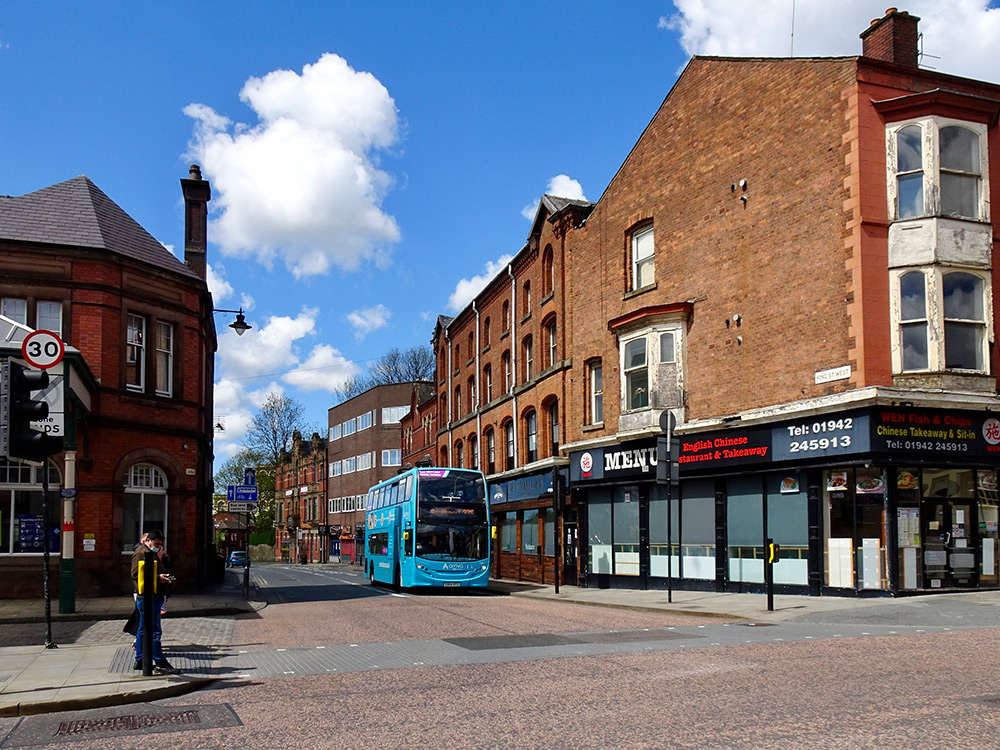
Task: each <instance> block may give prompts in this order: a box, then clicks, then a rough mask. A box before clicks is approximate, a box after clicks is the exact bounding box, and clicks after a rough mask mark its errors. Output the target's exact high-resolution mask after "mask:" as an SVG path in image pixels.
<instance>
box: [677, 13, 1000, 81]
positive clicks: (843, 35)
mask: <svg viewBox="0 0 1000 750" xmlns="http://www.w3.org/2000/svg"><path fill="white" fill-rule="evenodd" d="M674 5H675V7H676V8H677V13H675V14H674V15H672V16H670V17H666V16H664V17H662V18H660V23H659V26H660V28H664V29H669V30H672V31H677V32H679V33H680V43H681V46H682V47H683V48H684V51H685V52H687V53H688V54H691V55H695V54H698V55H733V56H758V57H787V56H788V55H789V53H794V54H795V56H797V57H807V56H809V57H823V56H841V55H860V54H861V40H860V39H859V38H858V35H859V34H860V33H861V32H862V31H864V30H865V29H866V28H867V27H868V24H869V23H870V22H871V21H872V20H873V19H876V18H881V17H882V16H883V15H885V9H886V8H887V7H889V5H890V4H889V3H885V2H884V1H883V0H839V2H837V3H836V4H831V3H829V2H827V1H826V0H797V2H796V3H795V10H794V12H795V28H794V45H793V35H792V0H757V2H753V3H743V4H739V5H738V4H735V3H732V2H730V1H729V0H674ZM988 5H989V3H988V1H987V0H951V1H950V2H947V3H944V2H940V0H911V1H910V2H909V3H907V4H904V5H899V4H897V7H899V8H900V10H906V11H909V12H910V13H911V14H912V15H915V16H918V17H919V18H920V31H921V33H922V34H923V40H922V48H923V51H924V52H925V53H927V55H928V56H927V57H925V58H924V59H923V60H922V64H926V65H927V66H929V67H932V68H934V69H936V70H939V71H941V72H945V73H951V74H954V75H961V76H967V77H970V78H980V79H984V80H988V81H1000V57H998V56H997V55H996V54H995V46H996V40H997V39H998V38H1000V8H989V7H988ZM930 55H935V56H936V57H937V58H940V59H935V58H931V57H930Z"/></svg>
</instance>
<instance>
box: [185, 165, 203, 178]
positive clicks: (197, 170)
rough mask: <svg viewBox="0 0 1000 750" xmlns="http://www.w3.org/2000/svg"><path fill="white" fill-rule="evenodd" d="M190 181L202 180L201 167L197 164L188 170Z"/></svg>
mask: <svg viewBox="0 0 1000 750" xmlns="http://www.w3.org/2000/svg"><path fill="white" fill-rule="evenodd" d="M188 179H191V180H200V179H201V167H199V166H198V165H197V164H192V165H191V166H190V167H189V169H188Z"/></svg>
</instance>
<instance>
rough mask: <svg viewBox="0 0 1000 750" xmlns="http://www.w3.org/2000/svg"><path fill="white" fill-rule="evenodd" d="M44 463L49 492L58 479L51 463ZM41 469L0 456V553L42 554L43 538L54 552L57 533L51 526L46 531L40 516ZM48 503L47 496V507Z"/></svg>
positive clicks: (60, 481) (57, 548) (57, 545)
mask: <svg viewBox="0 0 1000 750" xmlns="http://www.w3.org/2000/svg"><path fill="white" fill-rule="evenodd" d="M45 466H46V467H47V469H48V472H49V476H48V480H49V491H50V492H52V490H53V489H56V490H57V489H58V488H59V487H60V486H61V484H62V479H61V478H60V476H59V472H58V470H57V469H56V467H55V464H53V463H51V462H48V461H47V462H46V464H45ZM42 471H43V469H42V466H41V465H38V466H36V465H33V464H28V463H23V462H21V461H16V460H13V459H10V460H8V459H5V458H0V555H9V554H25V553H36V552H37V553H42V552H44V551H45V539H46V537H48V543H49V552H54V553H56V554H58V552H59V535H58V533H57V532H56V529H55V527H54V526H53V527H50V528H49V529H48V530H46V528H45V523H44V516H43V515H42ZM52 502H53V501H52V499H51V497H50V499H49V506H50V509H51V506H52ZM50 516H51V512H50Z"/></svg>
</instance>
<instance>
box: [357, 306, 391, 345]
mask: <svg viewBox="0 0 1000 750" xmlns="http://www.w3.org/2000/svg"><path fill="white" fill-rule="evenodd" d="M391 317H392V313H391V312H390V311H389V308H387V307H386V306H385V305H375V307H369V308H368V309H367V310H355V311H354V312H352V313H349V314H348V316H347V321H348V322H349V323H350V324H351V325H352V326H354V338H356V339H357V340H358V341H360V340H361V339H363V338H364V337H365V336H367V335H368V334H369V333H371V332H372V331H377V330H378V329H379V328H383V327H385V326H386V324H388V322H389V318H391Z"/></svg>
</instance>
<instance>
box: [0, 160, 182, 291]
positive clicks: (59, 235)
mask: <svg viewBox="0 0 1000 750" xmlns="http://www.w3.org/2000/svg"><path fill="white" fill-rule="evenodd" d="M0 239H3V240H14V241H19V242H37V243H40V244H45V245H69V246H72V247H83V248H92V249H95V250H107V251H109V252H112V253H115V254H116V255H121V256H123V257H126V258H130V259H132V260H136V261H139V262H140V263H147V264H149V265H151V266H155V267H157V268H161V269H164V270H166V271H172V272H173V273H179V274H182V275H184V276H188V277H191V278H196V279H197V278H200V277H199V276H198V274H196V273H195V272H194V271H192V270H191V268H189V267H188V266H187V265H186V264H184V263H183V262H181V261H180V260H178V259H177V258H176V257H175V256H174V255H173V254H172V253H171V252H170V251H169V250H167V249H166V248H165V247H164V246H163V245H162V244H160V242H159V241H158V240H157V239H156V238H154V237H153V236H152V235H151V234H149V232H147V231H146V230H145V229H143V228H142V227H141V226H139V223H138V222H137V221H136V220H135V219H133V218H132V217H131V216H129V215H128V214H127V213H125V211H124V210H122V208H121V207H120V206H119V205H118V204H117V203H115V202H114V201H113V200H111V199H110V198H109V197H108V196H106V195H105V194H104V193H103V192H101V189H100V188H98V187H97V186H96V185H95V184H94V183H93V182H91V181H90V179H89V178H88V177H86V176H84V175H80V176H79V177H74V178H73V179H72V180H67V181H66V182H60V183H59V184H57V185H52V186H51V187H47V188H42V189H41V190H36V191H35V192H33V193H27V194H25V195H21V196H16V197H12V196H9V195H6V196H0Z"/></svg>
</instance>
